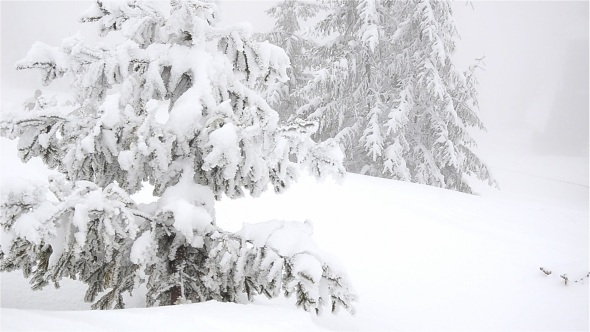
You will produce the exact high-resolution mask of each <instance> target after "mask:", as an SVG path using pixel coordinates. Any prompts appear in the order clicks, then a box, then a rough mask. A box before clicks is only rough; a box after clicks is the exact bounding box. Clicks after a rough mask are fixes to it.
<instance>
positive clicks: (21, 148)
mask: <svg viewBox="0 0 590 332" xmlns="http://www.w3.org/2000/svg"><path fill="white" fill-rule="evenodd" d="M217 17H218V14H217V8H216V6H215V4H214V3H212V2H207V1H198V0H190V1H176V0H172V1H170V2H169V3H164V2H158V1H155V2H140V1H129V2H118V1H113V2H110V1H109V2H107V1H97V2H96V3H94V4H93V5H92V7H91V8H90V9H89V10H88V11H87V12H86V13H84V14H83V15H82V17H81V21H82V22H94V23H96V24H98V26H99V29H100V35H101V36H106V35H107V34H109V33H118V34H120V35H121V36H123V37H124V38H123V39H124V41H123V42H120V43H118V44H116V45H113V46H110V45H108V44H106V43H98V44H94V45H92V44H88V43H86V42H84V41H83V40H82V39H81V38H79V37H72V38H68V39H66V40H64V41H63V43H62V45H61V46H60V47H51V46H48V45H45V44H42V43H36V44H35V45H33V47H32V49H31V50H30V51H29V53H28V54H27V56H26V58H24V59H23V60H21V61H20V62H19V63H18V64H17V67H18V69H31V68H35V69H38V70H40V72H41V73H42V79H43V83H44V84H49V83H50V82H51V81H53V80H54V79H56V78H60V77H64V78H66V79H69V80H70V81H71V82H72V85H71V86H72V88H73V90H74V92H75V98H73V99H67V100H63V99H64V98H60V100H59V101H57V100H55V99H47V98H42V96H39V98H38V99H37V102H36V104H35V105H34V107H33V108H32V109H30V110H22V111H20V112H15V113H14V114H13V115H12V116H9V117H7V118H6V119H4V120H3V121H2V127H1V129H2V131H1V132H2V134H3V135H4V136H7V137H10V138H18V152H19V156H20V157H21V159H22V160H23V161H28V160H29V159H31V158H33V157H39V158H41V159H42V160H43V162H44V163H45V164H46V165H47V166H48V167H49V168H51V169H54V170H56V171H57V172H58V173H57V175H55V176H52V178H51V179H49V181H48V183H45V184H43V183H41V184H36V183H15V184H12V185H8V186H7V187H6V188H4V189H5V190H3V192H2V200H1V211H2V214H1V216H0V225H1V226H2V231H3V246H2V252H1V253H0V255H1V256H0V269H1V270H2V271H11V270H17V269H18V270H22V271H23V273H24V275H25V276H26V277H29V278H31V283H32V287H33V288H34V289H37V288H42V287H44V286H45V285H47V284H49V283H53V284H54V285H55V286H56V287H57V286H58V285H59V281H60V280H61V279H62V278H64V277H65V278H72V279H78V280H80V281H82V282H84V283H85V284H86V285H87V286H88V289H87V292H86V295H85V300H86V301H88V302H94V304H93V306H92V307H93V308H95V309H96V308H99V309H108V308H113V307H114V308H123V307H124V305H125V304H124V300H123V296H122V295H123V294H124V293H126V292H129V293H131V292H132V291H133V290H134V289H136V288H137V287H138V286H139V285H140V284H144V283H145V284H146V286H147V289H148V293H147V299H146V303H147V305H148V306H152V305H169V304H179V303H186V302H202V301H207V300H218V301H231V302H245V301H249V300H252V299H253V297H254V296H255V295H257V294H265V295H266V296H268V297H276V296H279V294H281V293H285V294H286V295H291V294H295V296H296V298H297V305H298V306H300V307H302V308H303V309H305V310H308V311H314V312H317V313H320V312H321V311H322V309H323V308H324V307H326V306H327V307H329V308H330V310H332V311H336V310H337V309H338V308H339V307H344V308H345V309H347V310H349V311H352V310H353V308H352V302H353V301H354V299H355V296H354V294H353V293H352V291H351V289H350V287H349V285H348V282H347V280H346V278H345V276H344V272H343V271H342V270H341V269H340V268H338V265H336V264H333V262H332V261H330V260H329V259H328V257H327V256H326V255H324V254H322V252H321V251H320V250H319V249H317V247H316V246H315V244H314V243H313V241H312V240H311V229H310V227H309V225H307V224H302V223H296V222H276V221H271V222H267V223H262V224H257V225H247V226H245V227H244V229H243V230H242V231H240V232H238V233H230V232H227V231H224V230H223V229H221V228H220V227H219V226H217V225H216V222H215V209H214V202H215V199H218V198H220V197H221V196H222V195H226V196H228V197H230V198H237V197H240V196H242V195H243V194H244V193H245V192H248V193H249V194H251V195H253V196H258V195H259V194H260V193H262V192H263V191H265V190H266V189H267V188H268V186H269V185H272V187H274V189H275V190H276V191H278V192H281V191H283V190H284V189H285V188H287V187H288V186H289V184H290V183H292V182H293V181H294V180H295V178H296V175H297V171H298V169H299V167H307V168H308V169H309V170H310V171H311V172H312V173H313V174H314V175H316V176H318V177H323V176H327V175H330V174H334V175H336V176H339V175H342V174H343V168H342V154H341V152H340V150H339V149H338V148H337V147H336V146H334V145H333V144H330V143H325V144H316V143H314V142H313V141H312V140H311V138H310V136H311V135H312V134H313V132H314V130H316V129H317V128H316V126H315V125H313V124H312V123H307V122H304V121H298V122H296V123H293V124H291V125H289V126H279V125H278V116H277V113H276V112H275V111H274V110H273V109H271V108H270V107H269V105H268V104H267V103H266V102H265V100H264V99H263V98H262V97H261V96H260V95H259V94H258V93H257V92H256V91H255V90H254V89H253V87H254V86H256V85H260V84H274V83H276V82H277V81H285V80H286V79H287V76H286V70H287V67H288V63H289V60H288V58H287V56H286V55H285V53H284V52H283V50H282V49H280V48H279V47H277V46H274V45H272V44H270V43H267V42H262V43H259V42H255V41H254V40H253V39H252V36H251V32H250V31H249V29H248V27H247V26H243V25H242V26H240V25H238V26H234V27H229V28H223V27H219V26H217ZM48 100H49V102H48ZM146 183H149V184H151V185H152V186H153V187H154V190H153V195H154V196H156V197H157V198H158V199H157V201H155V202H153V203H150V204H139V203H137V202H135V201H134V200H133V199H132V198H131V196H130V195H132V194H134V193H137V192H138V191H139V190H140V189H142V187H143V186H144V185H145V184H146ZM290 237H292V238H296V239H298V240H299V241H298V243H297V245H294V244H290V245H287V244H285V241H284V240H281V239H285V238H290Z"/></svg>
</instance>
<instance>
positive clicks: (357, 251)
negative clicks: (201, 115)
mask: <svg viewBox="0 0 590 332" xmlns="http://www.w3.org/2000/svg"><path fill="white" fill-rule="evenodd" d="M1 143H2V145H1V146H2V153H1V154H2V163H1V164H2V169H1V175H2V177H3V178H4V177H15V176H23V177H43V176H44V172H45V171H43V170H42V169H41V168H40V165H39V164H38V163H33V164H29V165H26V166H25V165H21V164H20V163H19V162H18V161H17V160H16V158H15V154H16V152H15V145H14V143H13V142H9V141H7V140H5V139H2V140H1ZM490 165H491V168H492V170H493V172H494V175H495V176H496V178H498V180H499V182H500V184H501V186H502V190H500V191H497V190H491V189H485V190H482V196H472V195H466V194H462V193H457V192H453V191H448V190H442V189H438V188H433V187H429V186H424V185H417V184H411V183H405V182H398V181H391V180H385V179H378V178H372V177H366V176H360V175H355V174H348V175H347V177H346V178H345V179H344V180H343V181H342V182H341V183H335V182H334V181H326V182H323V183H316V182H315V181H314V180H312V179H311V178H308V177H306V176H302V178H301V179H300V181H299V182H298V183H297V184H296V185H294V186H293V187H292V188H291V189H290V190H289V191H287V192H286V193H284V194H281V195H276V194H274V193H265V194H263V195H262V196H261V197H259V198H244V199H240V200H233V201H232V200H223V201H221V202H219V203H218V204H217V222H218V224H220V225H221V226H223V227H225V228H227V229H229V230H237V229H239V228H240V227H241V225H242V223H243V222H248V223H255V222H260V221H266V220H269V219H285V220H301V221H303V220H306V219H310V220H311V221H312V222H313V225H314V237H315V239H316V241H317V243H318V244H319V245H320V246H321V247H322V249H324V250H326V251H328V252H331V253H333V254H334V255H335V256H337V257H339V258H340V260H341V261H342V264H343V265H344V266H345V267H346V268H347V270H348V273H349V276H350V278H351V280H352V282H353V285H354V287H355V289H356V291H357V293H358V296H359V301H358V303H357V314H356V316H354V317H352V316H349V315H348V314H347V313H345V312H342V313H340V314H338V315H336V316H334V315H331V314H327V313H326V314H324V315H323V316H321V317H315V316H312V315H309V314H307V313H305V312H303V311H301V310H298V309H296V308H295V306H294V305H293V304H292V301H291V300H289V299H287V300H284V299H281V300H274V301H268V300H265V299H264V298H260V299H259V300H257V301H256V302H255V303H254V304H251V305H238V304H227V303H217V302H210V303H202V304H192V305H182V306H175V307H162V308H148V309H145V308H141V307H142V305H143V299H142V296H141V295H142V293H144V292H142V290H141V289H140V290H138V291H137V292H136V293H134V294H133V295H134V296H133V297H132V298H131V299H130V300H129V302H128V303H129V305H128V307H129V308H130V309H125V310H118V311H102V312H97V311H90V310H88V309H89V304H86V303H84V302H83V301H82V297H83V292H84V288H83V287H82V285H80V284H78V283H77V282H74V281H67V280H64V282H63V283H62V288H61V289H60V290H54V289H52V288H50V287H47V288H46V289H45V290H43V291H32V290H30V289H29V288H28V284H27V281H26V280H25V279H23V278H22V277H21V275H20V273H19V272H13V273H2V274H1V275H0V281H1V307H2V308H1V329H2V331H10V330H71V331H74V330H75V331H105V330H120V331H130V330H141V331H145V330H160V331H179V330H205V331H212V330H221V331H225V330H231V331H233V330H240V331H241V330H253V331H254V330H255V331H261V330H262V331H264V330H268V331H285V330H293V331H311V330H314V329H315V330H322V329H328V330H471V331H473V330H560V331H561V330H588V328H589V314H588V312H589V296H588V292H589V284H590V280H589V279H588V272H589V271H590V270H589V222H588V217H589V216H588V159H587V158H573V157H555V156H553V157H541V156H534V157H533V156H526V155H519V156H512V157H505V158H497V159H495V160H492V161H491V162H490ZM556 174H559V175H556ZM480 189H483V188H480ZM540 267H544V268H546V269H548V270H551V271H552V272H553V273H552V274H551V275H550V276H548V277H547V276H545V274H543V273H542V272H541V271H540V269H539V268H540ZM562 274H567V276H568V277H569V281H570V282H569V285H568V286H565V285H564V281H563V279H562V278H560V275H562Z"/></svg>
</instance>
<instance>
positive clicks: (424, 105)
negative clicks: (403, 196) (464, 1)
mask: <svg viewBox="0 0 590 332" xmlns="http://www.w3.org/2000/svg"><path fill="white" fill-rule="evenodd" d="M324 4H325V5H326V7H325V8H327V9H326V11H325V13H324V14H325V15H323V18H322V19H321V20H320V21H319V23H317V24H316V25H315V27H314V28H313V29H312V30H313V31H314V33H313V34H311V35H309V36H310V37H309V38H312V37H315V38H316V39H317V40H318V42H317V43H316V44H315V47H313V48H312V50H311V51H310V52H307V53H306V54H307V55H308V57H307V59H306V60H305V61H298V62H296V63H295V64H303V65H304V68H300V69H299V71H308V72H310V73H311V75H312V77H311V78H310V79H308V80H307V83H306V84H305V85H303V86H302V87H301V88H299V89H298V91H296V92H295V93H294V94H295V95H296V96H299V97H302V98H304V100H303V102H302V103H301V106H300V107H298V108H297V109H296V110H295V109H293V110H292V112H293V113H294V114H295V117H296V118H301V119H306V120H312V121H317V123H318V124H319V129H318V131H317V132H316V134H315V137H316V138H317V139H319V140H324V139H327V138H330V137H333V138H335V139H336V140H337V141H338V142H339V143H340V145H341V146H342V148H343V150H344V151H345V154H346V160H345V166H346V168H347V170H348V171H351V172H355V173H362V174H369V175H373V176H382V177H389V178H393V179H399V180H406V181H412V182H417V183H424V184H429V185H434V186H438V187H442V188H448V189H453V190H458V191H463V192H468V193H471V192H472V189H471V187H470V185H469V183H468V178H469V177H475V178H478V179H479V180H481V181H487V182H488V183H489V184H491V185H494V184H495V181H494V180H493V179H492V177H491V175H490V174H489V171H488V169H487V167H486V166H485V164H484V163H483V162H482V161H481V160H480V159H479V157H477V155H476V154H475V153H474V148H475V146H476V144H475V141H474V140H473V138H472V137H471V135H470V134H469V129H470V128H476V129H482V130H484V129H485V128H484V126H483V123H482V122H481V120H480V119H479V117H478V116H477V107H478V104H477V91H476V86H477V81H476V77H475V69H476V67H477V66H473V67H471V68H470V69H469V70H467V71H466V72H461V71H459V70H458V69H457V68H456V66H455V65H454V63H453V61H452V55H453V53H454V52H455V47H456V46H455V40H456V38H457V36H458V33H457V30H456V28H455V25H454V24H453V18H452V9H451V6H450V3H449V2H446V1H434V0H412V1H390V0H354V1H353V0H351V1H325V2H324ZM277 22H279V20H277ZM312 45H313V44H312Z"/></svg>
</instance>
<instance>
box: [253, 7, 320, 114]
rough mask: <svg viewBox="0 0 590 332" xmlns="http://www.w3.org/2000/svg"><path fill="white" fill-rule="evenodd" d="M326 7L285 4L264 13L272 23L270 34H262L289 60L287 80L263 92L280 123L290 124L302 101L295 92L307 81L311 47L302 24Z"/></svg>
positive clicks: (311, 44)
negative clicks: (273, 24) (280, 49)
mask: <svg viewBox="0 0 590 332" xmlns="http://www.w3.org/2000/svg"><path fill="white" fill-rule="evenodd" d="M324 9H325V6H324V5H322V4H320V3H314V2H310V1H301V0H285V1H282V2H279V3H278V4H277V5H275V6H273V7H271V8H270V9H269V10H267V14H268V15H270V16H271V17H272V18H274V19H275V26H274V28H273V29H272V31H271V32H269V33H265V34H262V36H261V38H262V39H267V40H268V41H270V42H271V43H272V44H274V45H277V46H280V47H281V48H282V49H283V50H285V53H286V54H287V55H288V56H289V59H290V60H291V66H290V67H289V68H288V69H287V75H288V77H289V80H288V81H287V82H277V84H275V85H272V86H270V87H269V89H268V90H267V91H266V95H267V101H268V102H269V104H270V105H271V106H272V107H273V108H274V109H275V110H277V112H278V113H279V116H280V117H281V118H282V120H289V118H290V117H291V116H292V115H293V114H294V111H295V110H296V109H297V108H299V107H300V106H301V105H302V103H303V101H304V98H302V97H301V96H298V95H297V93H296V92H297V91H298V90H299V89H300V88H301V87H302V86H304V85H305V83H306V82H307V81H308V80H309V79H310V77H311V76H310V74H309V73H308V72H306V69H307V62H308V61H309V60H310V59H309V57H308V55H307V54H308V52H310V51H311V50H312V49H313V47H314V44H313V42H312V40H310V39H309V38H308V36H307V35H306V34H305V32H304V29H303V27H302V24H304V23H305V22H306V21H308V20H310V19H312V18H314V17H315V16H316V15H317V14H318V13H319V12H320V11H322V10H324Z"/></svg>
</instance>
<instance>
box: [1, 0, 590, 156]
mask: <svg viewBox="0 0 590 332" xmlns="http://www.w3.org/2000/svg"><path fill="white" fill-rule="evenodd" d="M270 4H271V2H269V1H222V2H221V11H222V16H223V18H224V21H225V22H228V23H232V22H239V21H248V22H250V23H251V24H252V25H253V26H254V28H255V29H258V30H264V29H268V28H270V27H271V26H272V21H271V20H270V19H269V18H268V17H266V15H265V14H264V10H265V9H266V8H268V7H269V6H270ZM88 5H89V3H88V1H60V2H58V1H36V2H31V1H0V10H1V79H2V80H1V82H2V92H3V93H2V98H6V97H10V96H6V95H5V94H6V91H9V90H8V89H10V88H26V89H30V90H31V91H34V90H35V89H36V88H38V87H40V84H39V82H38V80H37V77H38V76H37V74H36V73H34V72H16V71H15V70H14V69H13V68H14V63H15V62H16V61H17V60H19V59H20V58H22V57H24V55H25V54H26V52H27V50H28V49H29V47H30V46H31V45H32V44H33V43H34V42H35V41H37V40H39V41H42V42H45V43H47V44H50V45H59V44H60V43H61V40H62V39H63V38H64V37H67V36H71V35H73V34H75V33H76V32H77V31H82V32H83V33H84V34H85V35H86V34H89V35H90V34H91V32H92V31H93V28H92V27H89V26H86V25H82V24H79V23H77V17H78V15H79V13H80V12H82V11H83V10H85V9H86V8H87V7H88ZM454 7H455V20H456V23H457V26H458V29H459V32H460V34H461V36H462V38H461V40H460V41H459V42H458V53H457V54H456V59H457V64H458V65H459V67H460V68H466V67H467V66H468V65H469V64H470V63H472V62H473V59H475V58H480V57H482V56H485V64H486V69H485V71H481V72H480V73H479V81H480V89H479V91H480V107H481V116H482V119H483V120H484V123H485V124H486V125H487V127H488V133H487V134H481V135H477V137H478V140H479V141H480V145H481V149H482V152H483V153H484V154H490V155H494V154H497V153H499V152H502V151H505V150H511V151H512V152H522V151H529V152H534V153H548V154H557V153H566V154H577V155H580V154H581V155H585V156H587V155H588V112H589V109H588V72H589V70H588V2H586V1H576V2H567V1H526V2H515V1H505V2H501V1H475V2H473V7H474V8H472V7H471V6H469V5H466V3H465V2H464V1H460V2H457V3H455V6H454ZM31 95H32V93H31Z"/></svg>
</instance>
